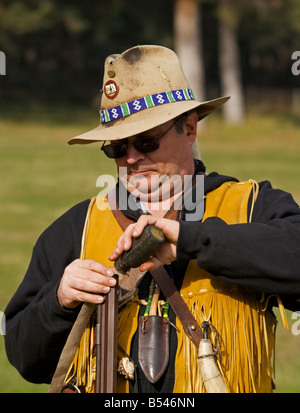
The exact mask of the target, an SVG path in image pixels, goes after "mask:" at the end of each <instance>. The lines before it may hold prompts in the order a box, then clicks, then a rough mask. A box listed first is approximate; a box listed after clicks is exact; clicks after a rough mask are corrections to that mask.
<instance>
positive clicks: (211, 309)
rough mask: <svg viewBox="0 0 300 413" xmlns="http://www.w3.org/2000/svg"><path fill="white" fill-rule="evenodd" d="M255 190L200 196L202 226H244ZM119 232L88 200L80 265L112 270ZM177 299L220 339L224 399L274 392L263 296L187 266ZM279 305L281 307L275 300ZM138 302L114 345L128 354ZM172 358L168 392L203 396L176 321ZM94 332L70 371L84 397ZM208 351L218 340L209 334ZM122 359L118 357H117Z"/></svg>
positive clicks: (245, 185)
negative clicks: (89, 262) (211, 220)
mask: <svg viewBox="0 0 300 413" xmlns="http://www.w3.org/2000/svg"><path fill="white" fill-rule="evenodd" d="M257 188H258V185H257V183H256V182H254V181H252V180H250V181H247V182H238V183H237V182H225V183H224V184H222V185H221V186H220V187H218V188H217V189H215V190H213V191H212V192H210V193H208V194H207V195H206V206H205V213H204V217H203V221H204V220H205V219H207V218H208V217H219V218H221V219H222V220H224V221H225V222H226V223H227V224H229V225H231V224H237V223H247V222H249V220H251V214H252V209H253V205H254V202H255V199H256V196H257V191H258V189H257ZM251 193H252V208H251V212H250V218H249V219H248V201H249V196H250V194H251ZM122 232H123V231H122V229H121V227H120V225H119V224H118V222H117V221H116V219H115V217H114V215H113V213H112V211H111V210H110V208H109V205H108V202H107V199H106V197H105V196H101V197H97V198H93V200H92V201H91V204H90V207H89V210H88V214H87V219H86V226H85V230H84V233H83V238H82V253H81V258H89V259H93V260H97V261H99V262H101V263H103V264H105V265H108V266H112V263H111V261H109V260H108V257H109V256H110V254H111V252H112V251H113V249H114V248H115V245H116V242H117V240H118V238H119V237H120V236H121V234H122ZM180 294H181V295H182V297H183V299H184V300H185V302H186V303H187V305H188V307H189V309H190V311H191V313H192V314H193V316H194V317H195V319H196V320H197V322H198V323H199V325H201V322H202V321H209V322H210V323H211V324H212V325H213V326H214V327H215V328H216V330H217V332H218V334H219V337H220V339H221V358H220V360H219V361H218V366H219V369H220V371H221V374H222V376H223V378H224V381H225V383H226V386H227V388H228V391H229V392H232V393H253V392H258V393H259V392H263V393H268V392H271V391H272V371H273V362H274V360H273V358H272V353H273V352H274V342H275V327H276V319H275V317H274V316H273V315H272V314H271V313H270V312H269V311H268V310H267V300H266V299H265V297H264V295H261V294H260V295H259V294H258V293H257V292H255V291H253V290H251V289H248V288H245V287H240V286H238V285H236V284H234V283H230V282H227V281H224V280H222V279H220V278H218V277H216V276H213V275H212V274H210V273H209V272H207V271H205V270H203V269H201V268H199V267H198V265H197V262H196V260H191V261H190V263H189V265H188V268H187V271H186V274H185V276H184V280H183V284H182V287H181V290H180ZM279 302H280V301H279ZM139 305H140V304H139V300H138V297H136V299H134V300H132V301H130V302H129V303H128V304H127V305H126V306H125V307H124V308H123V309H122V310H121V311H120V312H119V315H118V344H119V345H120V346H121V347H122V348H123V349H124V350H125V351H126V352H127V353H128V354H130V348H131V340H132V337H133V335H134V333H135V332H136V330H137V326H138V312H139ZM176 326H177V327H178V331H177V339H178V346H177V352H176V359H175V383H174V389H173V392H174V393H201V392H203V393H204V392H205V388H204V385H203V381H202V378H201V375H200V371H199V367H198V361H197V348H196V346H195V345H194V344H193V343H192V341H191V340H190V339H189V338H188V337H187V336H186V335H185V333H184V331H183V328H182V326H181V323H180V321H179V320H178V319H177V320H176ZM91 329H92V327H91V326H90V325H88V326H87V327H86V329H85V332H84V334H83V335H82V338H81V342H80V345H79V346H78V349H77V351H76V354H75V357H74V359H73V362H72V364H71V366H70V369H69V373H68V374H67V376H66V378H68V379H69V378H70V372H73V374H76V376H77V381H78V382H77V385H78V386H81V387H84V388H85V391H86V392H92V391H93V385H94V379H95V377H94V376H95V373H94V371H95V357H94V355H93V354H92V352H91V351H88V350H87V349H91V348H92V346H93V343H91V341H92V338H93V332H92V331H91ZM211 338H212V341H213V344H214V345H216V344H217V342H216V341H217V337H216V336H215V337H214V336H213V335H212V337H211ZM118 356H119V357H120V358H121V357H122V356H123V354H120V355H118ZM128 388H129V386H128V381H127V380H126V379H125V378H124V376H121V375H118V392H119V393H124V392H128Z"/></svg>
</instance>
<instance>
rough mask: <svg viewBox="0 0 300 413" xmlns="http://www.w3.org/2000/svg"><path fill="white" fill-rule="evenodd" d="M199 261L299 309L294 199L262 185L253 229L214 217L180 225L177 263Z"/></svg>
mask: <svg viewBox="0 0 300 413" xmlns="http://www.w3.org/2000/svg"><path fill="white" fill-rule="evenodd" d="M187 258H188V259H197V262H198V265H199V266H200V267H201V268H204V269H206V270H207V271H210V272H211V273H213V274H214V275H216V276H219V277H222V278H223V279H225V280H227V281H230V282H234V283H237V284H240V285H243V286H247V287H250V288H253V289H255V290H257V291H259V292H265V293H268V294H280V295H281V296H282V297H284V299H286V300H290V303H289V307H292V309H299V307H300V209H299V207H298V205H297V204H296V202H295V201H294V199H293V198H292V196H291V195H290V194H288V193H286V192H284V191H281V190H277V189H273V188H272V187H271V185H270V183H269V182H267V181H265V182H263V183H261V184H260V191H259V195H258V198H257V200H256V203H255V206H254V211H253V217H252V222H251V223H246V224H235V225H227V224H226V223H225V222H224V221H223V220H221V219H219V218H217V217H212V218H208V219H207V220H205V221H204V222H184V221H181V222H180V233H179V241H178V244H177V259H178V260H183V259H187Z"/></svg>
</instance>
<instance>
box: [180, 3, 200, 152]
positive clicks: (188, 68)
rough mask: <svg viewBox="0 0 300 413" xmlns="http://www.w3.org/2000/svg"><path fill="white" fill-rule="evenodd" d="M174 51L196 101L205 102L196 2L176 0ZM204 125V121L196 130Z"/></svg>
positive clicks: (196, 147) (198, 8) (198, 10)
mask: <svg viewBox="0 0 300 413" xmlns="http://www.w3.org/2000/svg"><path fill="white" fill-rule="evenodd" d="M174 38H175V51H176V53H177V55H178V57H179V59H180V61H181V65H182V68H183V71H184V73H185V75H186V78H187V80H188V82H189V85H190V87H191V89H192V90H193V93H194V95H195V98H196V100H199V101H200V102H203V101H204V100H205V75H204V64H203V57H202V31H201V10H200V4H199V1H198V0H176V1H175V9H174ZM204 125H205V119H203V120H201V122H200V123H199V124H198V129H202V128H203V127H204ZM193 155H194V158H196V159H200V158H201V155H200V150H199V147H198V142H197V140H196V141H195V143H194V144H193Z"/></svg>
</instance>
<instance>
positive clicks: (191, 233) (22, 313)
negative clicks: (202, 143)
mask: <svg viewBox="0 0 300 413" xmlns="http://www.w3.org/2000/svg"><path fill="white" fill-rule="evenodd" d="M227 180H234V179H233V178H230V177H226V176H222V175H219V174H217V173H211V174H209V175H207V176H205V180H204V183H205V193H207V192H209V191H211V190H213V189H215V188H217V187H219V186H220V185H221V184H222V183H223V182H226V181H227ZM259 187H260V190H259V195H258V198H257V201H256V203H255V206H254V211H253V217H252V223H251V224H237V225H227V224H226V223H225V222H224V221H222V220H221V219H219V218H208V219H207V220H206V221H205V222H185V221H184V220H183V219H180V236H179V241H178V245H177V260H176V261H175V262H174V263H172V267H171V268H172V271H173V275H174V280H175V283H176V285H177V287H178V288H180V285H181V282H182V279H183V274H184V271H185V269H186V267H187V264H188V260H190V259H197V262H198V264H199V266H200V267H202V268H204V269H206V270H208V271H210V272H211V273H213V274H214V275H216V276H219V277H222V278H223V279H225V280H227V281H230V282H234V283H237V284H240V285H242V286H248V287H251V288H253V289H255V290H257V291H259V292H265V293H267V294H273V293H276V294H280V296H281V298H282V301H283V303H284V305H285V306H286V308H288V309H290V310H293V311H296V310H299V309H300V209H299V207H298V205H297V204H296V203H295V201H294V200H293V198H292V196H291V195H290V194H288V193H286V192H283V191H281V190H277V189H273V188H272V187H271V184H270V183H269V182H268V181H264V182H261V183H260V184H259ZM88 205H89V200H86V201H84V202H81V203H79V204H78V205H76V206H74V207H73V208H71V209H70V210H69V211H68V212H66V213H65V214H64V215H62V216H61V217H60V218H58V219H57V220H56V221H55V222H54V223H53V224H52V225H51V226H50V227H49V228H47V229H46V231H45V232H44V233H42V235H41V236H40V237H39V239H38V241H37V243H36V245H35V247H34V249H33V254H32V258H31V262H30V264H29V267H28V270H27V272H26V275H25V278H24V280H23V282H22V283H21V285H20V287H19V288H18V290H17V291H16V293H15V295H14V296H13V298H12V299H11V301H10V303H9V304H8V306H7V308H6V310H5V315H6V322H7V324H6V336H5V344H6V351H7V355H8V358H9V360H10V362H11V363H12V364H13V365H14V366H15V367H16V368H17V369H18V371H19V372H20V374H21V375H22V376H23V377H24V378H25V379H27V380H28V381H32V382H35V383H43V382H44V383H49V382H50V381H51V378H52V376H53V374H54V371H55V368H56V365H57V362H58V359H59V356H60V353H61V351H62V348H63V346H64V344H65V341H66V339H67V336H68V334H69V332H70V329H71V327H72V325H73V323H74V321H75V319H76V317H77V314H78V312H79V307H78V308H77V309H72V310H68V309H65V308H62V307H61V306H60V305H59V303H58V301H57V297H56V290H57V287H58V285H59V282H60V279H61V277H62V274H63V272H64V269H65V267H66V266H67V265H68V264H70V263H71V262H72V261H73V260H75V259H77V258H78V257H79V253H80V245H81V236H82V230H83V226H84V221H85V216H86V212H87V208H88ZM123 212H124V213H125V214H126V215H127V216H128V217H130V218H132V219H135V220H136V219H138V217H139V213H138V212H137V211H127V212H126V211H123ZM149 282H150V280H149V277H147V276H146V277H145V278H144V279H143V282H142V283H141V285H140V288H139V294H140V298H146V297H147V296H148V291H149V290H148V288H149ZM270 305H271V306H272V305H276V302H275V301H274V302H270ZM170 317H171V318H172V317H173V318H174V314H172V312H171V314H170ZM172 330H173V329H172ZM171 340H172V345H171V348H172V354H171V355H170V359H171V360H172V359H174V357H175V352H176V334H174V333H172V337H171ZM136 348H137V338H136V339H135V340H133V344H132V353H133V357H134V358H135V353H136ZM173 380H174V370H173V365H172V362H170V365H169V368H168V371H167V373H166V375H165V376H164V377H163V378H162V379H161V380H160V381H159V382H158V383H157V384H156V385H155V386H152V385H151V384H150V383H147V381H145V380H144V378H143V377H142V374H140V373H139V386H140V387H139V390H140V391H149V392H155V391H161V392H169V391H170V392H171V391H172V387H173ZM131 390H132V389H131Z"/></svg>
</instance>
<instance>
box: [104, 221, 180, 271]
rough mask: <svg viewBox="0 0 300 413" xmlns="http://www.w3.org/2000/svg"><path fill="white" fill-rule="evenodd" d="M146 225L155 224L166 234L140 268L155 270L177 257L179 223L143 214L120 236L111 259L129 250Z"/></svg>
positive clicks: (142, 269)
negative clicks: (133, 239) (164, 238)
mask: <svg viewBox="0 0 300 413" xmlns="http://www.w3.org/2000/svg"><path fill="white" fill-rule="evenodd" d="M146 225H155V226H156V227H157V228H159V229H160V230H162V232H163V233H164V234H165V237H166V242H164V243H163V244H162V245H161V246H160V247H159V248H158V249H157V250H156V251H155V253H154V255H153V256H152V257H151V258H150V259H149V260H147V261H146V262H144V263H143V264H142V265H141V266H140V267H139V268H140V270H141V271H148V270H154V269H156V268H158V267H160V266H162V265H164V264H169V263H170V262H172V261H174V260H175V259H176V245H177V240H178V235H179V223H178V222H177V221H173V220H170V219H165V218H158V217H155V216H153V215H142V216H141V217H140V218H139V220H138V221H137V222H136V223H134V224H130V225H129V226H128V227H127V228H126V230H125V231H124V233H123V234H122V235H121V237H120V238H119V240H118V242H117V245H116V249H115V250H114V251H113V252H112V254H111V256H110V257H109V259H110V260H111V261H115V260H116V259H117V258H118V257H119V256H120V255H121V254H122V253H123V251H128V250H129V249H130V247H131V244H132V237H134V238H136V237H139V236H140V235H141V233H142V232H143V229H144V228H145V226H146Z"/></svg>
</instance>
